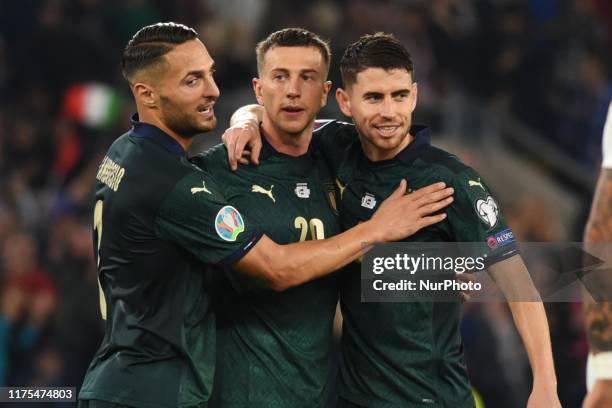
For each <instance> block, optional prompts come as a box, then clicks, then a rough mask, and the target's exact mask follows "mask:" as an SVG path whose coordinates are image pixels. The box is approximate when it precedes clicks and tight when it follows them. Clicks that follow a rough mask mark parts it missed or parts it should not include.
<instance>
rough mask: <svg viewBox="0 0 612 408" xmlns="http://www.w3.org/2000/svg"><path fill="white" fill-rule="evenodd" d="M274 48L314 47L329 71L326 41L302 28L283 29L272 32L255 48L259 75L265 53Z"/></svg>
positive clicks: (329, 51)
mask: <svg viewBox="0 0 612 408" xmlns="http://www.w3.org/2000/svg"><path fill="white" fill-rule="evenodd" d="M274 47H315V48H317V49H318V50H319V51H320V52H321V55H322V56H323V60H324V61H325V67H326V69H327V71H329V64H330V61H331V48H330V47H329V42H328V41H326V40H324V39H322V38H321V37H319V36H318V35H317V34H315V33H313V32H311V31H308V30H306V29H303V28H284V29H282V30H279V31H275V32H273V33H272V34H270V35H269V36H267V37H266V38H265V39H264V40H262V41H260V42H259V43H258V44H257V46H256V47H255V54H256V55H257V71H258V72H259V73H261V69H262V67H263V60H264V56H265V55H266V52H268V50H270V49H272V48H274ZM326 74H327V72H326Z"/></svg>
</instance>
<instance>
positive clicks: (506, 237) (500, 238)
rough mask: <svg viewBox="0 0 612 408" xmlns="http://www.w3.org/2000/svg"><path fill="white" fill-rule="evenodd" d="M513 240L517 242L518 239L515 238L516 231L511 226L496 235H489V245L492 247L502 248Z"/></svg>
mask: <svg viewBox="0 0 612 408" xmlns="http://www.w3.org/2000/svg"><path fill="white" fill-rule="evenodd" d="M512 242H516V240H515V239H514V233H513V232H512V230H511V229H510V228H506V229H505V230H503V231H500V232H498V233H497V234H495V235H491V236H489V237H487V246H488V247H489V248H491V249H497V248H501V247H503V246H505V245H508V244H510V243H512Z"/></svg>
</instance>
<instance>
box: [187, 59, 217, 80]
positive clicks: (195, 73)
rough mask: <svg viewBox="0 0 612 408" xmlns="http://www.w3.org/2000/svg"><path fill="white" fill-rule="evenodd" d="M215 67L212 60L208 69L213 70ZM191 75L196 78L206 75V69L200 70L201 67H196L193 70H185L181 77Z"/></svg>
mask: <svg viewBox="0 0 612 408" xmlns="http://www.w3.org/2000/svg"><path fill="white" fill-rule="evenodd" d="M215 69H216V66H215V63H214V62H213V64H212V65H211V66H210V70H209V71H211V72H214V71H215ZM190 75H193V76H195V77H196V78H203V77H204V76H205V75H206V71H204V70H201V69H196V70H193V71H189V72H187V73H186V74H185V75H184V76H183V79H185V78H187V77H188V76H190Z"/></svg>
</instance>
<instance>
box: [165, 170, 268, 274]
mask: <svg viewBox="0 0 612 408" xmlns="http://www.w3.org/2000/svg"><path fill="white" fill-rule="evenodd" d="M155 232H156V234H157V235H158V236H159V237H160V238H161V239H165V240H167V241H169V242H172V243H173V244H175V245H178V246H180V247H181V248H184V249H185V250H186V251H188V252H189V253H191V254H193V255H194V256H196V257H197V258H198V259H200V260H201V261H202V262H204V263H208V264H221V265H223V266H231V265H232V264H233V263H235V262H237V261H238V260H240V259H241V258H242V257H243V256H244V255H245V254H246V253H247V252H248V251H249V250H250V249H252V248H253V247H254V246H255V244H256V243H257V241H258V240H259V239H260V238H261V236H262V233H261V232H260V231H259V230H258V229H257V228H256V227H255V226H254V225H253V224H251V223H250V222H249V221H248V220H247V219H245V217H244V216H243V215H242V214H241V213H240V211H239V210H238V209H236V208H234V207H232V206H231V205H229V204H228V203H227V202H226V201H225V199H224V197H223V195H221V194H220V193H219V190H218V188H217V187H216V186H215V185H214V182H213V181H212V179H211V178H210V177H208V176H207V175H206V173H204V172H197V171H196V172H194V173H192V174H190V175H188V176H186V177H184V178H183V179H181V180H180V181H179V182H178V183H177V184H176V185H175V186H174V188H173V189H172V190H171V192H170V193H169V194H168V196H167V197H166V198H165V199H164V201H163V203H162V204H161V206H160V208H159V210H158V213H157V217H156V221H155Z"/></svg>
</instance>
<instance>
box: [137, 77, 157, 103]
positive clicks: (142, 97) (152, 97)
mask: <svg viewBox="0 0 612 408" xmlns="http://www.w3.org/2000/svg"><path fill="white" fill-rule="evenodd" d="M132 93H133V94H134V98H135V99H136V101H137V102H138V103H139V104H140V105H142V106H146V107H147V108H154V107H156V106H157V94H156V92H155V90H154V89H153V87H152V86H150V85H148V84H145V83H143V82H138V83H136V84H134V86H133V87H132Z"/></svg>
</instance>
